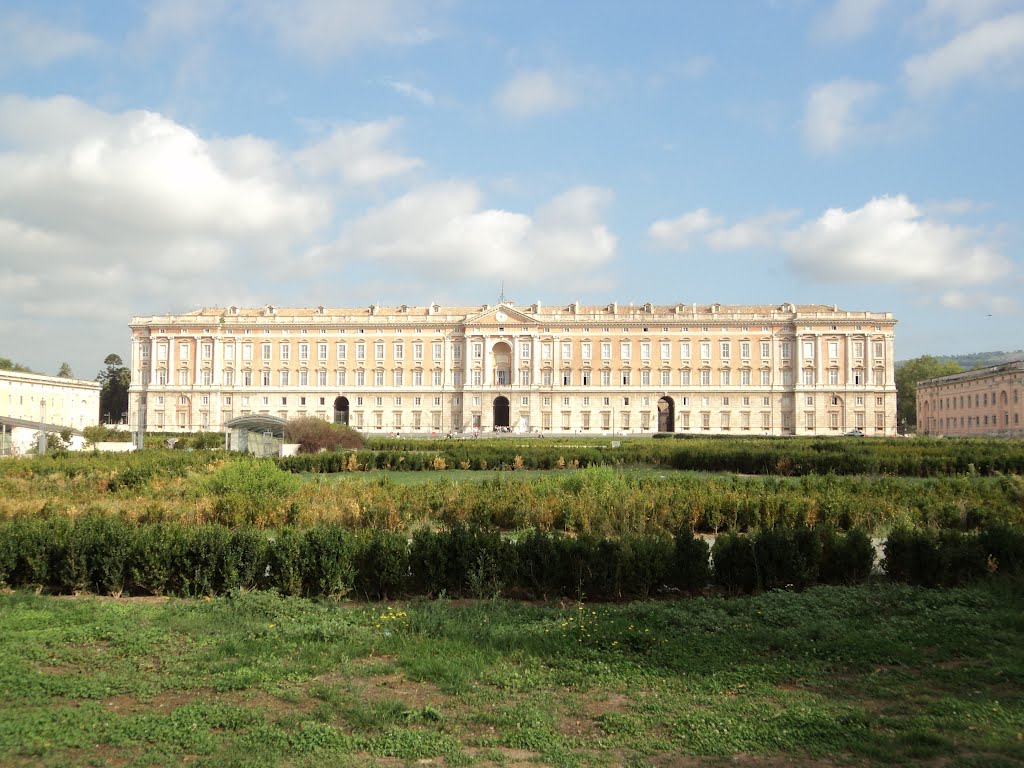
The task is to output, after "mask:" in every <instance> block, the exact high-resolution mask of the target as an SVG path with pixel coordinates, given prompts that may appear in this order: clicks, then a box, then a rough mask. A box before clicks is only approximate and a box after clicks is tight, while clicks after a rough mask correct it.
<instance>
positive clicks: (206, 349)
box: [203, 341, 213, 360]
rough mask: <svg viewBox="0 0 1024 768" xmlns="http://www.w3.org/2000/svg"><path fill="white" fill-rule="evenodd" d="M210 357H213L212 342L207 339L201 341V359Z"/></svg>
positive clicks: (210, 358)
mask: <svg viewBox="0 0 1024 768" xmlns="http://www.w3.org/2000/svg"><path fill="white" fill-rule="evenodd" d="M212 359H213V344H211V343H210V342H208V341H206V342H203V360H212Z"/></svg>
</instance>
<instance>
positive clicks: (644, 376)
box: [640, 371, 651, 387]
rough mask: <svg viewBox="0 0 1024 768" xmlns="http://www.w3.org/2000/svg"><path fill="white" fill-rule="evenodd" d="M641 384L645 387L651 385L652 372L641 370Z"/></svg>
mask: <svg viewBox="0 0 1024 768" xmlns="http://www.w3.org/2000/svg"><path fill="white" fill-rule="evenodd" d="M640 385H641V386H643V387H649V386H651V372H650V371H640Z"/></svg>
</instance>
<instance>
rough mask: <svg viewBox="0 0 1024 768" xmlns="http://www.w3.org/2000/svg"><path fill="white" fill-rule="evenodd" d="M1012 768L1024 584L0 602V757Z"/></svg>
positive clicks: (1021, 690)
mask: <svg viewBox="0 0 1024 768" xmlns="http://www.w3.org/2000/svg"><path fill="white" fill-rule="evenodd" d="M186 763H187V764H189V765H206V766H274V765H281V766H314V765H331V766H337V765H393V766H399V765H449V766H450V765H480V766H491V765H494V766H499V765H500V766H524V765H527V764H529V765H566V766H574V765H581V766H590V765H594V766H617V765H631V766H644V765H656V766H664V765H718V764H721V765H735V764H737V763H738V764H739V765H744V766H782V765H806V766H819V765H828V766H836V765H876V764H890V765H923V766H940V765H941V766H945V765H958V766H1011V765H1021V764H1024V585H1021V584H1020V583H1013V582H1005V581H1004V582H1002V583H998V584H982V585H978V586H974V587H971V588H966V589H956V590H945V591H938V590H932V591H929V590H923V589H916V588H910V587H902V586H892V585H888V584H882V585H867V586H863V587H851V588H831V587H829V588H825V587H823V588H816V589H813V590H810V591H808V592H805V593H799V594H798V593H790V592H775V593H770V594H765V595H761V596H758V597H754V598H735V599H724V598H708V599H694V600H678V601H652V602H639V603H632V604H623V605H604V604H600V605H599V604H565V605H547V606H538V605H523V604H518V603H511V602H489V601H484V602H457V603H453V602H451V601H447V600H437V601H432V602H427V601H416V602H412V603H391V604H349V603H331V602H311V601H306V600H300V599H283V598H279V597H277V596H276V595H273V594H266V593H250V594H242V595H239V596H235V597H229V598H222V599H215V600H196V601H189V600H167V601H164V600H159V599H141V600H112V599H96V598H90V597H81V598H53V597H46V596H37V595H33V594H27V593H7V594H0V765H3V766H21V765H24V766H29V765H31V766H39V765H42V766H91V765H140V766H149V765H168V766H169V765H180V764H186Z"/></svg>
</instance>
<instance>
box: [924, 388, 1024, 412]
mask: <svg viewBox="0 0 1024 768" xmlns="http://www.w3.org/2000/svg"><path fill="white" fill-rule="evenodd" d="M964 397H965V396H964V395H960V396H959V397H957V396H953V397H951V398H950V397H945V398H942V397H940V398H939V399H938V400H937V401H933V406H932V407H937V409H938V410H940V411H942V410H956V409H957V408H965V407H966V408H970V407H971V396H970V395H967V396H966V398H967V400H966V405H965V404H964ZM999 397H1000V402H1001V404H1002V405H1007V404H1008V402H1009V397H1008V395H1007V394H1006V390H1005V389H1004V390H1003V391H1002V392H1000V393H999ZM1013 402H1014V403H1018V402H1020V391H1019V390H1017V389H1014V390H1013ZM935 403H937V405H935ZM988 404H989V397H988V393H987V392H983V393H981V394H975V395H974V407H975V408H978V407H981V406H987V405H988ZM995 404H996V393H995V392H993V393H992V405H995Z"/></svg>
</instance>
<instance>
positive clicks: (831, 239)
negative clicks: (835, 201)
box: [782, 195, 1011, 287]
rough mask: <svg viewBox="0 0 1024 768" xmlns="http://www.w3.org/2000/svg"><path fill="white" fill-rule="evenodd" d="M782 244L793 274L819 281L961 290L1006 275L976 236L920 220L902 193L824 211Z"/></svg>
mask: <svg viewBox="0 0 1024 768" xmlns="http://www.w3.org/2000/svg"><path fill="white" fill-rule="evenodd" d="M782 245H783V248H784V249H785V250H786V251H787V252H788V253H789V255H790V263H791V264H792V266H793V267H794V268H795V269H797V270H798V271H800V272H803V273H806V274H808V275H811V276H813V277H816V278H819V279H822V280H827V281H841V282H846V281H853V282H865V283H886V282H888V283H897V284H909V285H918V286H930V285H948V286H962V285H965V284H981V283H988V282H991V281H994V280H997V279H999V278H1001V277H1003V276H1005V275H1007V274H1008V273H1009V272H1010V271H1011V264H1010V262H1009V260H1008V259H1006V258H1005V257H1004V256H1002V255H1001V254H999V253H998V252H997V251H995V250H993V249H992V248H990V247H989V246H987V245H985V244H984V243H982V242H979V236H978V233H977V232H974V231H972V230H970V229H968V228H966V227H954V226H949V225H948V224H945V223H943V222H940V221H936V220H933V219H927V218H925V217H924V216H923V214H922V212H921V210H920V208H918V206H916V205H914V204H913V203H911V202H910V201H909V200H908V199H907V198H906V197H904V196H902V195H900V196H897V197H880V198H875V199H873V200H871V201H869V202H868V203H866V204H865V205H864V206H863V207H861V208H858V209H857V210H853V211H845V210H843V209H842V208H833V209H830V210H828V211H826V212H825V213H824V214H822V216H821V217H820V218H818V219H816V220H815V221H812V222H808V223H806V224H804V225H803V226H801V227H799V228H798V229H796V230H794V231H791V232H790V233H788V234H787V235H785V236H784V237H783V240H782ZM909 285H908V287H909Z"/></svg>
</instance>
